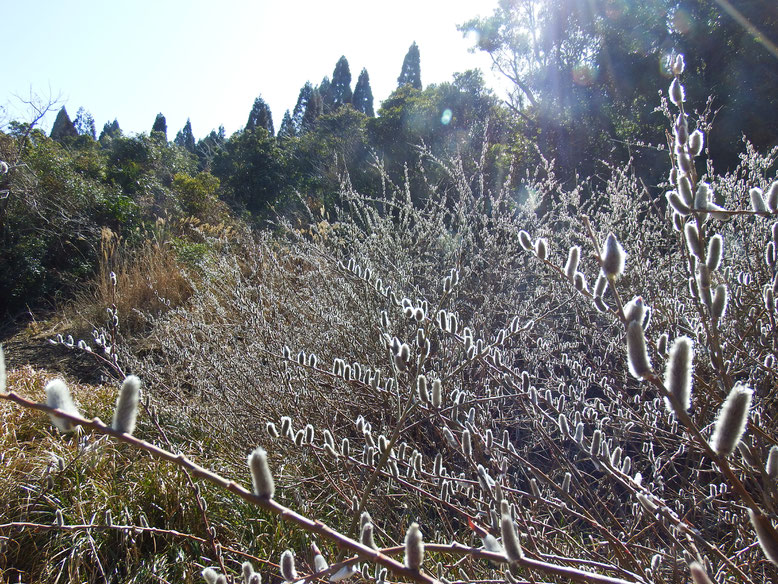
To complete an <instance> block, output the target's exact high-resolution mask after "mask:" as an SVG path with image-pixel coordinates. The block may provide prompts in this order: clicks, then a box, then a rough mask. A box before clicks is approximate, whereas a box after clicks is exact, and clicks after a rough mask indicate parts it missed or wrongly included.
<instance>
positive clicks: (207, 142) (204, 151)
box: [196, 126, 227, 171]
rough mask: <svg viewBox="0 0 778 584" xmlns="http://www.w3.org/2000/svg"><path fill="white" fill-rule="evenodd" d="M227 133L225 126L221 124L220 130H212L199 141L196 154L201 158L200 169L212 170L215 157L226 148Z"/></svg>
mask: <svg viewBox="0 0 778 584" xmlns="http://www.w3.org/2000/svg"><path fill="white" fill-rule="evenodd" d="M226 135H227V134H226V132H225V131H224V126H219V130H218V131H216V130H211V133H210V134H208V135H207V136H206V137H205V138H202V139H200V140H199V141H198V142H197V149H196V150H197V152H196V154H197V157H198V158H199V159H200V170H205V171H210V170H211V166H212V164H213V160H214V158H215V157H216V155H217V154H218V153H219V152H220V151H221V150H222V149H223V148H224V142H225V141H226V139H227V138H226Z"/></svg>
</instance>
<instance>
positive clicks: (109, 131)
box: [100, 120, 122, 142]
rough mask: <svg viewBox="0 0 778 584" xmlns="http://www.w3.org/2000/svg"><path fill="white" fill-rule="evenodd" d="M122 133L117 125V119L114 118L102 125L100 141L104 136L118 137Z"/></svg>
mask: <svg viewBox="0 0 778 584" xmlns="http://www.w3.org/2000/svg"><path fill="white" fill-rule="evenodd" d="M121 135H122V129H121V128H120V127H119V122H118V120H114V121H113V122H111V123H108V122H106V123H105V124H104V125H103V131H102V132H100V141H101V142H102V141H103V139H104V138H118V137H119V136H121Z"/></svg>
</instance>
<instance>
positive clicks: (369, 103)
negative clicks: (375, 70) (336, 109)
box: [352, 69, 375, 118]
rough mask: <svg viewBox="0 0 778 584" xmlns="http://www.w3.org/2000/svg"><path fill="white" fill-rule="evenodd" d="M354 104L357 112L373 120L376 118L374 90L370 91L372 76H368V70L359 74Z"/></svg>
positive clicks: (363, 70)
mask: <svg viewBox="0 0 778 584" xmlns="http://www.w3.org/2000/svg"><path fill="white" fill-rule="evenodd" d="M352 103H353V104H354V109H356V110H357V111H360V112H362V113H363V114H365V115H366V116H369V117H371V118H372V117H373V116H375V112H374V111H373V90H372V89H370V76H369V75H368V74H367V69H362V72H361V73H360V74H359V79H357V85H356V87H355V88H354V97H353V99H352Z"/></svg>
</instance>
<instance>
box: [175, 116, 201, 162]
mask: <svg viewBox="0 0 778 584" xmlns="http://www.w3.org/2000/svg"><path fill="white" fill-rule="evenodd" d="M173 142H174V143H175V144H176V145H177V146H181V148H184V149H185V150H186V151H187V152H191V153H192V154H194V153H195V148H196V146H195V139H194V134H193V133H192V122H191V121H189V118H187V119H186V124H184V127H183V128H182V129H181V130H179V132H178V133H177V134H176V139H175V140H174V141H173Z"/></svg>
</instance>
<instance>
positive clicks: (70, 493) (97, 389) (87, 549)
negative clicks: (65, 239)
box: [0, 368, 261, 584]
mask: <svg viewBox="0 0 778 584" xmlns="http://www.w3.org/2000/svg"><path fill="white" fill-rule="evenodd" d="M51 378H52V377H51V376H50V375H48V374H47V373H45V372H43V371H40V370H33V369H30V368H24V369H20V370H16V371H11V372H9V377H8V388H9V390H12V391H16V392H18V393H20V394H22V395H25V396H27V397H30V398H32V399H37V400H44V399H45V396H44V394H43V386H44V385H45V383H46V382H47V381H48V380H50V379H51ZM70 388H71V391H72V393H73V396H74V399H75V400H76V403H77V405H78V406H79V408H80V410H81V411H82V412H84V413H86V414H87V415H89V416H98V417H100V418H102V419H110V418H111V415H112V408H113V404H114V401H115V397H116V388H115V387H110V386H86V385H78V384H75V385H74V384H70ZM0 418H1V419H2V424H3V426H2V432H1V433H0V452H2V465H3V472H2V473H0V517H2V519H0V542H1V544H2V545H0V550H2V552H1V553H0V582H17V581H19V582H25V583H32V584H34V583H37V582H41V583H43V582H46V583H53V582H60V583H76V582H84V581H88V582H109V581H110V582H116V581H121V582H149V581H157V582H159V581H175V582H197V581H199V574H198V573H199V571H200V570H201V569H202V564H201V562H203V561H207V560H204V559H203V555H206V556H207V555H209V552H208V550H209V549H211V546H210V544H209V540H208V536H207V533H206V529H205V527H204V524H203V519H202V513H201V510H200V508H199V507H198V505H197V504H196V497H195V495H194V493H193V491H192V489H191V488H190V486H189V483H188V481H187V480H186V477H185V476H184V474H183V473H182V472H181V471H179V470H178V469H176V468H175V467H173V466H171V465H160V464H159V463H157V462H155V461H154V460H152V459H150V458H149V457H147V456H144V455H139V454H138V453H137V452H135V451H133V450H132V449H129V448H128V447H127V446H126V445H123V444H117V443H114V442H112V441H111V440H106V439H104V438H99V437H97V436H93V435H90V434H78V433H75V434H71V435H66V436H62V435H60V434H59V433H58V432H57V430H56V429H55V428H54V427H53V426H51V425H50V424H49V423H48V421H47V420H45V418H43V419H42V418H41V414H40V413H37V412H33V411H29V410H24V409H20V408H15V407H12V406H11V405H10V404H9V403H7V402H2V403H0ZM163 422H164V423H165V424H166V425H168V426H175V427H177V428H178V429H179V432H180V433H181V434H179V437H180V439H181V442H180V443H177V444H179V446H180V447H181V448H184V449H185V451H186V452H187V453H188V454H189V455H190V456H191V457H192V458H193V459H200V460H202V461H206V460H209V457H210V456H217V457H218V459H219V460H220V463H219V464H220V465H224V464H226V462H225V461H226V460H227V459H228V457H226V456H225V455H224V453H223V452H220V451H219V450H218V448H217V445H215V444H214V443H212V442H210V441H208V440H207V439H205V440H202V441H198V440H197V437H196V436H194V435H192V434H187V433H186V428H187V423H186V422H185V421H184V420H182V419H178V420H173V419H170V418H167V419H164V420H163ZM137 434H138V435H140V436H142V437H144V436H146V437H149V438H151V437H152V436H153V434H154V429H153V426H152V425H151V424H150V423H149V421H148V418H146V419H145V420H143V421H142V422H141V425H140V428H139V429H138V431H137ZM202 498H203V499H204V500H205V501H206V502H207V503H208V504H209V507H208V508H209V515H210V517H211V520H212V521H214V522H216V524H217V525H219V529H218V537H219V539H220V540H221V542H222V544H223V545H225V546H230V545H237V546H239V547H240V548H241V549H242V550H246V551H249V550H251V549H252V548H253V541H254V538H255V537H256V536H257V535H258V530H257V528H258V526H259V524H260V522H261V517H260V516H258V514H257V513H256V511H255V510H254V509H251V508H249V507H248V506H247V505H245V504H240V503H238V502H236V501H234V500H229V499H227V498H225V497H224V495H223V494H221V493H220V492H218V491H216V490H214V489H211V488H208V487H206V486H205V485H203V488H202ZM58 512H59V513H61V516H62V518H63V524H64V527H62V528H55V529H52V528H53V527H55V526H56V525H57V513H58ZM108 513H110V515H111V521H110V522H109V521H108V519H107V514H108ZM229 525H232V527H229ZM122 526H135V529H132V528H131V527H122ZM144 526H145V527H147V529H145V528H144ZM237 557H238V558H240V556H237ZM228 565H230V564H229V562H228ZM233 565H234V564H233ZM152 575H153V576H152Z"/></svg>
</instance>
